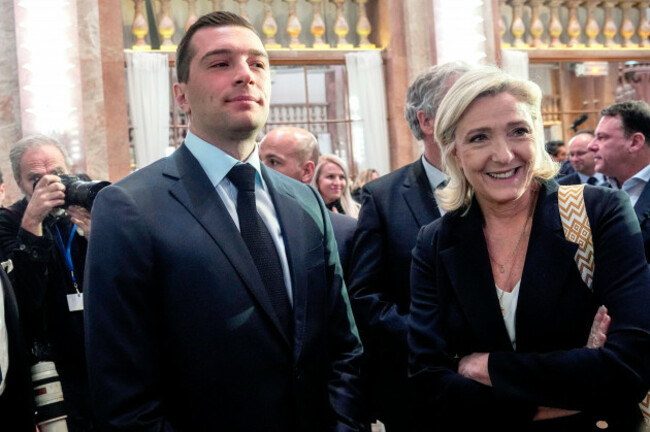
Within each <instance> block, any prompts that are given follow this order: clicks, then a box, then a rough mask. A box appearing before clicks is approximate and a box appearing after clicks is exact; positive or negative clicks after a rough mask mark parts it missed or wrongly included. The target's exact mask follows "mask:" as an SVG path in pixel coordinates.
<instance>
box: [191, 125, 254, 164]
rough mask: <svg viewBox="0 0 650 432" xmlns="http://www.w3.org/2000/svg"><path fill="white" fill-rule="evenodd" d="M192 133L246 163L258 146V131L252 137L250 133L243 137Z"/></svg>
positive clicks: (242, 135)
mask: <svg viewBox="0 0 650 432" xmlns="http://www.w3.org/2000/svg"><path fill="white" fill-rule="evenodd" d="M192 133H193V134H194V135H196V136H197V137H199V138H201V139H202V140H203V141H205V142H207V143H209V144H211V145H213V146H215V147H217V148H218V149H219V150H221V151H223V152H224V153H226V154H228V155H229V156H232V157H233V158H235V159H237V160H238V161H245V160H246V159H248V157H249V156H250V155H251V153H252V152H253V150H254V149H255V146H256V145H257V144H256V142H255V136H257V131H256V132H255V134H254V135H252V136H251V135H250V133H247V134H241V135H237V134H231V136H229V137H224V136H218V137H210V136H204V135H205V134H202V133H201V132H200V131H192Z"/></svg>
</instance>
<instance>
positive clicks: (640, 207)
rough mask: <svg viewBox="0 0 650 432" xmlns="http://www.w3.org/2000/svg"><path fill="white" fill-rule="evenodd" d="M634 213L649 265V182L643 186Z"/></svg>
mask: <svg viewBox="0 0 650 432" xmlns="http://www.w3.org/2000/svg"><path fill="white" fill-rule="evenodd" d="M634 212H635V213H636V217H637V218H638V219H639V224H640V225H641V233H642V234H643V244H644V245H645V256H646V258H647V260H648V262H649V263H650V182H649V183H648V184H646V185H645V188H644V189H643V192H641V196H640V197H639V199H638V200H637V202H636V204H634Z"/></svg>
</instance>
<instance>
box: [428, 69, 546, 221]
mask: <svg viewBox="0 0 650 432" xmlns="http://www.w3.org/2000/svg"><path fill="white" fill-rule="evenodd" d="M504 92H507V93H509V94H511V95H512V96H514V97H515V98H517V99H518V100H519V101H521V102H522V103H523V104H524V105H525V106H526V107H527V109H528V113H529V114H530V116H531V118H532V121H533V124H532V129H533V131H532V134H533V139H534V141H535V147H534V152H533V156H532V158H531V161H530V162H529V163H530V164H531V170H530V172H531V174H532V176H533V177H534V178H536V179H540V180H549V179H551V178H553V177H555V175H556V174H557V172H558V169H559V164H558V163H556V162H554V161H553V160H552V159H551V157H550V156H549V154H548V153H547V152H546V149H545V147H544V142H545V139H544V123H543V119H542V108H541V107H542V91H541V89H540V88H539V86H538V85H537V84H535V83H534V82H532V81H529V80H524V79H519V78H515V77H513V76H511V75H509V74H507V73H505V72H503V71H502V70H501V69H499V68H497V67H495V66H483V67H479V68H477V69H475V70H472V71H469V72H466V73H465V74H463V75H462V76H461V77H460V78H459V79H458V81H456V83H455V84H454V85H453V86H452V87H451V88H450V89H449V91H448V92H447V94H446V95H445V97H444V98H443V100H442V102H441V104H440V108H439V109H438V115H437V116H436V121H435V134H436V141H437V142H438V145H439V146H440V150H441V154H442V169H443V171H444V172H445V173H446V174H447V175H448V176H449V183H448V184H447V186H446V187H445V188H444V189H440V190H438V191H436V198H437V201H438V204H439V205H440V206H441V207H442V208H443V209H444V210H445V211H452V210H456V209H459V208H461V207H465V208H466V209H469V205H470V204H471V202H472V197H473V196H474V189H473V187H472V186H471V185H470V183H469V182H468V181H467V178H466V177H465V175H464V174H463V171H462V169H461V168H460V167H459V166H458V164H457V163H456V159H455V157H454V153H455V152H454V150H455V148H456V141H455V140H456V129H457V127H458V123H459V122H460V120H461V119H462V117H463V115H464V114H465V111H466V110H467V108H468V107H469V106H470V104H471V103H472V102H474V101H475V100H476V99H479V98H482V97H488V96H496V95H498V94H501V93H504Z"/></svg>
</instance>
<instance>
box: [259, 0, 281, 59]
mask: <svg viewBox="0 0 650 432" xmlns="http://www.w3.org/2000/svg"><path fill="white" fill-rule="evenodd" d="M261 1H262V2H264V18H263V19H262V33H264V36H266V41H265V42H264V47H265V48H266V49H267V50H268V49H279V48H282V45H280V44H279V43H277V42H276V41H275V35H276V34H277V33H278V23H277V22H276V21H275V18H273V9H272V6H271V4H272V3H273V0H261Z"/></svg>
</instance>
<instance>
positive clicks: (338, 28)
mask: <svg viewBox="0 0 650 432" xmlns="http://www.w3.org/2000/svg"><path fill="white" fill-rule="evenodd" d="M332 2H334V3H335V4H336V21H334V34H336V36H338V42H337V43H336V47H337V48H341V49H352V48H353V46H352V44H351V43H349V42H348V41H347V39H346V36H347V35H348V33H349V32H350V27H349V26H348V22H347V21H346V19H345V15H344V14H343V3H345V0H332Z"/></svg>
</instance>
